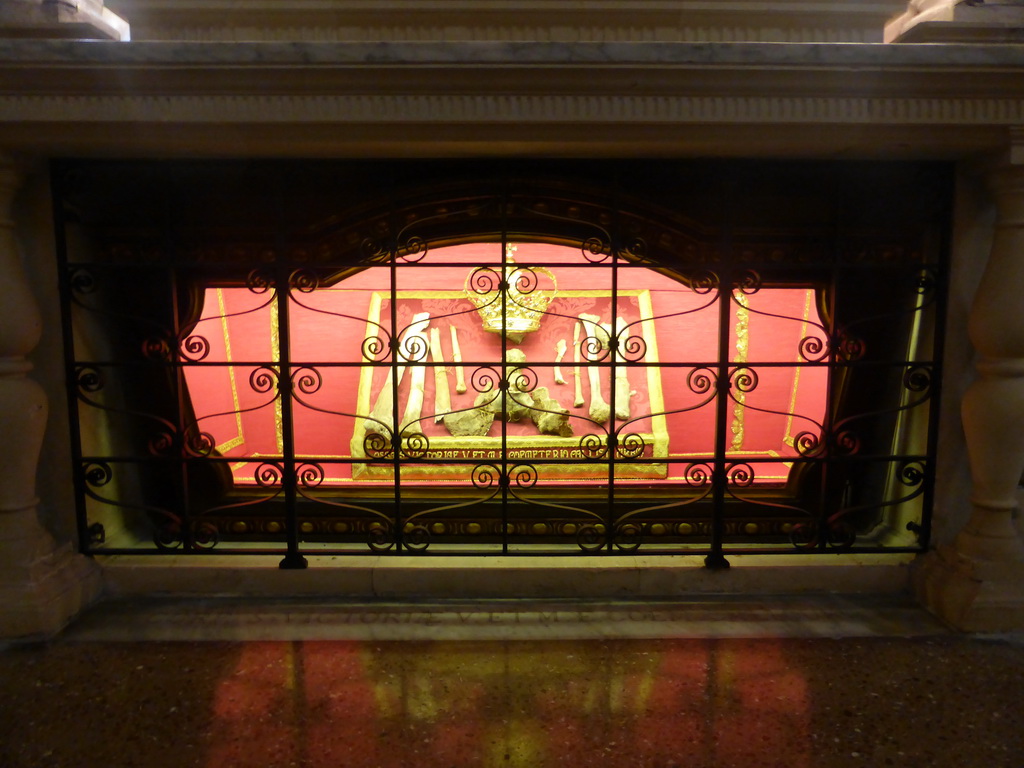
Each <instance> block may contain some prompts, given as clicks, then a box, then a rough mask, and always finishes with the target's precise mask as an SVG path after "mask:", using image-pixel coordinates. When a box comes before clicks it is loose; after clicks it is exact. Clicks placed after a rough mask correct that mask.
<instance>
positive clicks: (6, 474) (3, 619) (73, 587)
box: [0, 156, 98, 638]
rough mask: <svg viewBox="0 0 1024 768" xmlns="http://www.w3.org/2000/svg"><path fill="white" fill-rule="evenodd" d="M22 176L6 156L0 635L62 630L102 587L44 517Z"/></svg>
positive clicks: (0, 234) (0, 305)
mask: <svg viewBox="0 0 1024 768" xmlns="http://www.w3.org/2000/svg"><path fill="white" fill-rule="evenodd" d="M20 181H21V175H20V174H19V172H18V170H17V168H16V167H15V165H14V163H12V162H11V161H10V160H9V159H7V158H4V157H2V156H0V290H2V291H3V301H0V637H5V638H11V637H22V636H31V635H47V634H52V633H53V632H56V631H57V630H59V629H60V628H61V627H62V626H63V625H64V624H65V623H66V622H67V621H68V619H69V618H70V617H71V616H72V615H73V614H74V613H75V612H77V611H78V610H80V609H81V608H82V606H83V605H84V603H85V602H87V601H88V600H89V599H90V598H91V597H92V596H93V595H94V594H95V593H96V588H97V585H98V579H97V578H96V573H95V569H94V568H93V567H92V563H91V561H89V560H87V559H86V558H84V557H81V556H79V555H75V554H73V553H72V551H71V548H70V545H64V546H59V545H57V543H56V542H55V541H54V540H53V538H52V537H51V536H50V534H49V533H48V532H47V531H46V529H45V528H44V527H43V526H42V525H41V524H40V522H39V518H38V511H37V504H38V498H37V496H36V470H37V466H38V461H39V452H40V448H41V446H42V442H43V432H44V429H45V427H46V416H47V398H46V394H45V393H44V392H43V389H42V388H41V387H40V386H39V384H38V383H37V382H36V381H34V380H33V379H32V378H30V377H29V376H28V373H29V371H30V370H31V369H32V364H31V363H30V362H29V361H28V359H27V356H28V355H29V353H31V352H32V350H33V349H34V348H35V347H36V345H37V344H38V342H39V339H40V335H41V333H42V322H41V319H40V313H39V309H38V306H37V304H36V301H35V297H34V296H33V294H32V290H31V287H30V285H29V282H28V278H27V276H26V274H25V269H24V267H23V265H22V261H21V254H20V253H19V248H18V241H17V237H16V232H15V221H14V218H13V212H12V210H13V202H14V198H15V195H16V194H17V191H18V188H19V185H20Z"/></svg>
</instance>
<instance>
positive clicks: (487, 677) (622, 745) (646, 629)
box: [0, 600, 1024, 768]
mask: <svg viewBox="0 0 1024 768" xmlns="http://www.w3.org/2000/svg"><path fill="white" fill-rule="evenodd" d="M753 605H754V604H753V603H750V604H747V603H743V602H727V603H725V604H721V603H713V602H703V603H686V604H682V603H673V604H655V605H651V604H623V603H615V604H604V605H587V606H582V607H581V606H579V605H578V604H571V605H569V604H566V605H552V604H542V605H536V604H531V605H518V604H514V603H502V604H488V605H479V604H471V605H470V604H466V605H449V604H443V605H437V606H430V605H404V606H403V605H379V604H378V605H361V606H341V607H339V606H329V605H326V604H311V603H304V604H302V603H299V604H296V603H278V604H273V605H269V606H263V607H262V608H260V609H258V610H257V609H255V608H254V607H253V606H252V604H250V603H245V604H230V603H228V604H216V603H211V601H198V602H192V603H190V602H188V601H167V602H165V603H163V604H162V605H158V606H156V607H153V606H152V605H150V608H149V610H148V611H141V610H140V609H139V607H138V606H132V605H127V606H126V605H123V604H122V605H116V604H114V605H108V606H104V607H103V608H101V609H100V610H99V611H97V612H95V613H94V614H93V615H92V616H90V617H87V619H86V620H85V621H83V622H81V623H80V624H79V625H77V626H76V627H73V628H72V629H71V631H69V632H66V633H65V634H64V635H63V636H62V637H60V638H58V639H57V640H55V641H51V642H50V643H46V644H22V645H15V646H9V647H7V648H5V649H3V650H2V652H0V713H2V715H0V766H3V767H4V768H42V767H52V768H62V767H64V766H67V767H68V768H91V767H92V766H104V767H121V766H124V767H128V766H139V767H140V768H164V767H167V768H171V767H175V768H176V767H177V766H205V767H207V768H214V767H217V768H220V767H221V766H223V767H225V768H227V767H229V766H230V767H232V768H235V767H237V768H248V767H249V766H251V767H252V768H276V767H277V766H281V767H282V768H290V767H291V766H295V767H296V768H319V767H320V766H324V767H325V768H326V767H327V766H331V767H332V768H334V767H342V768H349V767H353V768H354V767H356V766H417V767H423V768H430V767H432V766H457V767H462V766H467V767H469V766H526V767H529V768H543V767H544V766H588V768H597V767H598V766H686V767H687V768H712V767H718V766H721V767H722V768H725V767H727V766H736V767H737V768H758V767H759V766H780V767H782V766H786V767H789V766H794V767H796V768H803V767H806V768H819V767H827V766H872V767H873V766H913V767H915V768H916V767H917V766H922V767H932V766H935V767H936V768H945V767H946V766H948V767H949V768H972V767H973V766H979V767H982V766H983V767H985V768H1002V767H1003V766H1005V767H1006V768H1019V767H1020V766H1021V765H1024V644H1022V643H1021V642H1020V638H1013V637H1010V638H972V637H967V636H962V635H955V634H951V633H948V632H946V631H945V630H944V629H942V628H941V627H939V626H938V625H937V624H935V623H934V622H932V621H931V620H930V619H928V618H927V617H926V616H924V615H923V614H921V613H920V612H917V611H915V610H913V609H912V608H909V607H907V606H903V605H899V604H894V603H891V602H890V603H883V604H878V605H871V604H867V603H864V602H860V603H858V602H856V601H853V602H851V601H845V602H844V601H839V602H836V601H834V600H833V601H832V602H825V603H815V602H814V601H811V600H804V601H790V602H784V603H782V604H775V605H767V604H765V603H764V602H761V603H760V604H759V605H760V608H758V609H756V610H755V609H753V608H752V606H753ZM851 611H852V612H854V613H858V612H859V618H858V619H857V621H856V622H854V623H848V624H847V625H846V626H845V631H844V629H843V625H842V623H841V622H839V621H838V619H837V616H838V615H839V614H847V615H848V614H849V613H850V612H851ZM759 613H760V614H762V615H758V614H759ZM751 614H753V615H752V616H751V620H750V621H749V622H746V623H745V620H744V617H745V616H747V615H751ZM833 614H835V615H833ZM875 614H877V615H875ZM189 615H193V616H194V617H195V618H196V621H194V622H191V623H189V622H188V620H187V619H188V616H189ZM254 616H255V617H256V618H255V619H254V618H253V617H254ZM460 616H461V617H463V619H461V620H460V619H459V617H460ZM353 617H354V618H353ZM595 617H597V618H595ZM688 619H692V622H688ZM701 622H703V623H701ZM495 625H497V628H495ZM609 625H611V626H612V627H613V628H615V627H617V628H616V629H615V630H614V631H612V630H610V629H609V628H608V626H609ZM686 626H698V627H699V628H700V631H699V632H698V631H696V630H693V631H691V632H689V633H687V632H686V631H681V630H680V629H679V627H686ZM197 627H202V628H203V629H202V630H201V631H200V630H197ZM246 627H248V630H246V629H245V628H246ZM402 627H404V628H405V630H404V631H405V636H406V637H409V638H410V639H402V640H399V639H388V635H389V632H390V633H392V634H393V635H395V634H396V633H397V630H399V629H401V628H402ZM416 627H419V628H420V630H419V631H421V632H422V633H423V636H413V635H414V634H415V632H413V629H415V628H416ZM487 627H490V629H487V630H486V631H484V630H485V629H486V628H487ZM516 627H518V628H519V630H515V629H514V628H516ZM524 627H525V628H526V629H523V628H524ZM744 627H745V629H744ZM829 627H832V628H833V631H832V632H829ZM858 627H859V628H860V629H859V630H858ZM553 628H554V629H553ZM556 630H557V631H556ZM246 631H248V632H249V633H251V634H253V635H256V636H261V637H264V638H265V639H260V640H248V641H242V640H227V639H223V638H224V637H231V636H236V635H239V634H244V633H245V632H246ZM545 631H548V632H553V634H549V635H548V636H545V635H544V633H545ZM769 631H770V632H771V633H773V634H774V636H770V635H769ZM474 632H476V637H474ZM502 632H504V633H505V634H506V635H507V637H505V639H499V635H500V634H501V633H502ZM517 632H519V634H517ZM524 632H525V633H526V635H530V634H532V635H533V638H532V639H528V638H527V637H526V636H525V635H524V634H523V633H524ZM200 634H202V635H203V636H204V637H206V638H209V639H195V638H196V636H197V635H200ZM701 634H702V635H703V636H699V635H701ZM613 635H616V636H613ZM830 635H835V636H830ZM129 637H130V638H132V639H131V640H129V639H127V638H129ZM183 638H187V639H183ZM218 638H219V639H218ZM275 638H276V639H275ZM300 638H304V639H300ZM430 638H432V639H430ZM139 640H144V642H140V641H139Z"/></svg>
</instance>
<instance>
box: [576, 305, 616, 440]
mask: <svg viewBox="0 0 1024 768" xmlns="http://www.w3.org/2000/svg"><path fill="white" fill-rule="evenodd" d="M580 322H581V323H585V324H589V325H590V326H592V327H593V333H591V329H589V328H584V331H586V333H587V337H588V338H595V339H597V342H598V344H600V346H601V349H607V348H608V336H607V335H605V328H606V326H604V325H602V324H601V318H600V317H598V316H597V315H588V314H586V313H584V314H582V315H580ZM602 336H604V338H603V339H602ZM590 357H591V356H590V355H589V354H588V355H587V359H588V360H589V359H590ZM587 376H589V377H590V418H591V419H593V420H594V421H596V422H597V423H598V424H604V423H605V422H606V421H608V417H609V416H610V415H611V412H612V409H611V407H610V406H609V405H608V403H606V402H605V400H604V397H603V396H602V395H601V372H600V370H598V369H597V368H596V367H594V366H593V365H588V366H587Z"/></svg>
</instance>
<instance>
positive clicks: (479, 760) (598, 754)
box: [206, 640, 811, 768]
mask: <svg viewBox="0 0 1024 768" xmlns="http://www.w3.org/2000/svg"><path fill="white" fill-rule="evenodd" d="M212 709H213V717H214V719H215V723H214V724H213V727H212V728H211V733H212V734H214V735H215V736H216V738H214V739H213V740H212V741H211V744H210V745H209V750H208V752H207V755H206V765H207V766H209V767H210V768H213V767H214V766H217V767H219V766H227V765H231V766H239V768H243V767H247V766H252V767H253V768H257V767H259V768H262V767H263V766H266V765H268V763H274V764H282V765H289V764H290V763H292V762H294V763H295V764H297V765H302V766H309V767H310V768H319V766H324V767H325V768H326V766H332V767H333V766H346V767H352V768H355V767H356V766H391V765H417V766H524V767H527V766H528V767H529V768H538V767H539V766H547V765H560V766H576V765H581V766H583V765H587V766H631V767H632V766H670V765H685V766H704V765H707V766H730V765H736V766H755V765H757V766H762V765H778V766H783V765H784V766H796V767H797V768H799V767H800V766H809V765H810V764H811V762H810V760H809V754H808V752H807V748H806V744H807V739H806V734H807V732H808V730H809V701H808V686H807V683H806V681H805V679H804V678H803V676H802V675H801V672H800V670H799V669H798V668H796V667H795V666H794V665H793V664H792V663H791V662H789V661H788V660H787V658H786V656H785V654H784V652H783V645H782V644H781V643H773V642H770V641H764V640H759V641H751V642H750V643H744V642H740V641H728V642H723V641H714V640H708V641H687V642H680V641H661V642H659V641H651V642H645V643H642V644H641V643H629V642H621V643H616V642H608V643H595V642H588V643H574V642H559V643H552V642H545V643H543V644H541V643H536V644H534V643H469V642H467V643H436V644H435V643H355V642H350V643H338V642H331V643H317V642H305V643H290V644H289V643H249V644H247V645H246V646H245V647H244V649H243V651H242V654H241V656H240V658H239V661H238V664H237V667H236V668H235V670H234V671H233V672H232V673H231V674H230V675H228V676H227V677H225V678H224V679H223V680H222V681H221V682H220V683H219V685H218V687H217V689H216V691H215V693H214V699H213V702H212ZM801 745H803V746H801Z"/></svg>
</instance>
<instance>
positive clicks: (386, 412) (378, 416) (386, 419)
mask: <svg viewBox="0 0 1024 768" xmlns="http://www.w3.org/2000/svg"><path fill="white" fill-rule="evenodd" d="M429 322H430V313H429V312H420V313H418V314H415V315H413V318H412V324H411V325H410V326H409V327H408V328H406V329H405V333H403V334H402V339H401V341H400V342H399V344H398V351H397V352H396V354H397V355H398V359H399V360H402V361H406V362H407V358H406V357H405V355H404V354H402V349H403V348H404V347H405V343H406V341H407V340H408V339H409V337H410V336H412V335H413V333H414V331H415V329H416V328H418V327H419V325H421V324H422V326H423V328H426V327H427V325H428V324H429ZM424 341H425V340H424ZM395 370H396V366H391V367H389V368H388V373H387V376H385V377H384V384H383V386H382V387H381V388H380V392H378V393H377V400H376V402H375V403H374V404H373V408H372V409H370V415H369V417H367V418H366V419H364V420H363V428H364V429H365V430H366V431H367V432H375V433H377V434H383V432H381V430H382V429H383V428H386V429H393V428H394V424H393V423H392V410H393V409H392V406H393V403H392V392H391V390H392V386H391V381H392V378H393V376H394V374H395ZM397 371H398V373H397V376H398V385H399V386H401V384H402V378H403V377H404V376H405V366H404V365H399V366H397ZM385 436H386V435H385Z"/></svg>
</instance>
